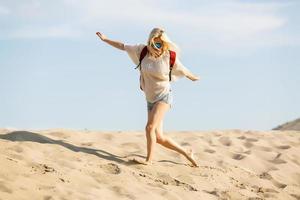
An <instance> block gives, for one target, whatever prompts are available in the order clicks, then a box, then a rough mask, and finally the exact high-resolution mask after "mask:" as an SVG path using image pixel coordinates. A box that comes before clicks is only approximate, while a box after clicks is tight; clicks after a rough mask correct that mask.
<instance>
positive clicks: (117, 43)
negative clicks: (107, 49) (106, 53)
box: [96, 32, 125, 51]
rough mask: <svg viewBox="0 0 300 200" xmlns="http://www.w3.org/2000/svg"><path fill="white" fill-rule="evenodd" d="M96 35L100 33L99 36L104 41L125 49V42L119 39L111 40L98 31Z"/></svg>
mask: <svg viewBox="0 0 300 200" xmlns="http://www.w3.org/2000/svg"><path fill="white" fill-rule="evenodd" d="M96 35H98V37H99V38H100V39H101V40H102V41H103V42H106V43H108V44H110V45H111V46H113V47H115V48H117V49H120V50H123V51H124V50H125V47H124V44H123V43H122V42H118V41H114V40H109V39H108V38H107V37H106V36H105V35H104V34H102V33H100V32H96Z"/></svg>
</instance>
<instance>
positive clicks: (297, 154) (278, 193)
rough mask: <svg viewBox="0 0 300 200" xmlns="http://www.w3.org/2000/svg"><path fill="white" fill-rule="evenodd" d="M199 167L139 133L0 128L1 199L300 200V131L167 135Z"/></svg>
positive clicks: (205, 132)
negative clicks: (150, 160) (151, 155)
mask: <svg viewBox="0 0 300 200" xmlns="http://www.w3.org/2000/svg"><path fill="white" fill-rule="evenodd" d="M165 134H166V135H168V136H170V137H172V138H173V139H174V140H175V141H177V142H178V143H179V144H181V145H182V146H184V147H186V148H193V149H194V151H195V158H196V159H197V162H198V164H199V168H192V167H190V166H189V165H188V162H187V161H186V159H185V158H184V157H183V156H181V155H179V154H177V153H175V152H172V151H170V150H167V149H165V148H163V147H161V146H159V145H157V147H156V151H155V162H154V164H153V165H152V166H148V165H147V166H146V165H140V164H136V163H134V162H132V161H130V160H131V159H132V158H133V157H135V158H141V159H143V158H145V155H146V139H145V135H144V133H143V132H133V131H119V132H104V131H102V132H101V131H89V130H81V131H78V130H65V129H51V130H17V129H15V130H13V129H0V164H1V165H0V199H1V200H14V199H16V200H22V199H30V200H34V199H43V200H50V199H60V200H63V199H66V200H69V199H72V200H75V199H81V200H94V199H105V200H106V199H109V200H111V199H112V200H113V199H143V200H148V199H149V200H150V199H151V200H154V199H155V200H157V199H170V200H171V199H172V200H176V199H185V200H188V199H191V200H195V199H203V200H210V199H239V200H240V199H247V200H250V199H252V200H254V199H280V200H289V199H291V200H297V199H298V200H299V199H300V132H299V131H298V132H297V131H284V132H282V131H250V130H248V131H246V130H245V131H243V130H216V131H198V132H185V131H183V132H166V133H165Z"/></svg>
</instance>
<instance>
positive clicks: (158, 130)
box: [96, 28, 199, 167]
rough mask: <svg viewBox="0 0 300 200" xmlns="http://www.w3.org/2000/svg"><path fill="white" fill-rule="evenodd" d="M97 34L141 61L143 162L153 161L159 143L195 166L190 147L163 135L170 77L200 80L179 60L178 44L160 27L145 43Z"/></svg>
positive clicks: (170, 99) (134, 59) (167, 107)
mask: <svg viewBox="0 0 300 200" xmlns="http://www.w3.org/2000/svg"><path fill="white" fill-rule="evenodd" d="M96 34H97V35H98V36H99V38H100V39H101V40H102V41H104V42H106V43H108V44H110V45H111V46H113V47H115V48H118V49H120V50H124V51H126V52H127V53H128V55H129V57H130V58H131V59H132V61H133V62H134V63H135V64H136V65H138V64H141V65H140V74H141V76H140V87H141V89H142V90H143V91H144V93H145V97H146V101H147V110H148V121H147V125H146V128H145V129H146V138H147V158H146V161H143V162H142V163H143V164H152V160H153V152H154V148H155V144H156V143H158V144H161V145H162V146H164V147H166V148H169V149H172V150H174V151H177V152H178V153H180V154H182V155H183V156H185V157H186V158H187V159H188V160H189V161H190V162H191V163H192V166H193V167H197V166H198V165H197V163H196V161H195V159H194V157H193V152H192V150H185V149H183V148H182V147H181V146H179V145H178V144H177V143H176V142H174V141H173V140H172V139H171V138H169V137H167V136H164V134H163V118H164V115H165V113H166V112H167V111H168V110H169V109H170V108H171V105H172V93H171V85H170V78H171V80H172V81H175V80H177V79H178V78H181V77H187V78H189V79H190V80H192V81H196V80H198V79H199V78H198V77H197V76H195V75H194V74H192V73H191V72H190V71H189V70H188V69H187V68H185V67H184V66H183V65H182V63H181V62H180V61H179V59H178V48H177V46H176V45H175V44H174V43H173V42H171V41H170V39H169V38H168V36H167V35H166V33H165V31H164V30H163V29H161V28H154V29H153V30H152V31H151V33H150V35H149V38H148V42H147V45H144V44H135V45H130V44H123V43H121V42H118V41H113V40H110V39H108V38H107V37H106V36H105V35H104V34H102V33H100V32H97V33H96ZM145 46H147V54H146V56H145V57H144V58H143V60H142V62H141V63H139V59H140V55H141V52H142V50H143V49H144V47H145ZM169 50H170V51H173V52H176V54H177V55H176V57H175V63H174V65H173V68H172V71H171V72H170V53H169ZM138 66H139V65H138ZM169 73H171V74H169ZM169 76H171V77H169ZM139 162H141V161H139Z"/></svg>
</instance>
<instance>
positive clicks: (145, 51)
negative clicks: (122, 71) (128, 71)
mask: <svg viewBox="0 0 300 200" xmlns="http://www.w3.org/2000/svg"><path fill="white" fill-rule="evenodd" d="M147 53H148V49H147V46H145V47H144V48H143V50H142V52H141V54H140V58H139V64H138V65H137V66H136V68H138V67H140V66H141V63H142V60H143V59H144V58H145V56H146V55H147ZM136 68H134V69H136Z"/></svg>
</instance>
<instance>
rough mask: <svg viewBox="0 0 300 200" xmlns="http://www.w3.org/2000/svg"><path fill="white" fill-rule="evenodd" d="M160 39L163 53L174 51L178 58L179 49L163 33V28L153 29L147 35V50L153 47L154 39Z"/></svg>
mask: <svg viewBox="0 0 300 200" xmlns="http://www.w3.org/2000/svg"><path fill="white" fill-rule="evenodd" d="M156 37H160V39H161V40H162V41H163V47H162V48H163V49H162V50H163V52H165V51H167V50H171V51H175V52H176V54H177V55H178V56H179V53H180V49H179V47H178V46H177V45H176V44H175V43H174V42H172V41H171V40H170V38H169V37H168V35H167V33H166V32H165V31H164V29H163V28H153V29H152V31H151V32H150V34H149V37H148V41H147V46H148V48H152V46H153V45H154V38H156Z"/></svg>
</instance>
